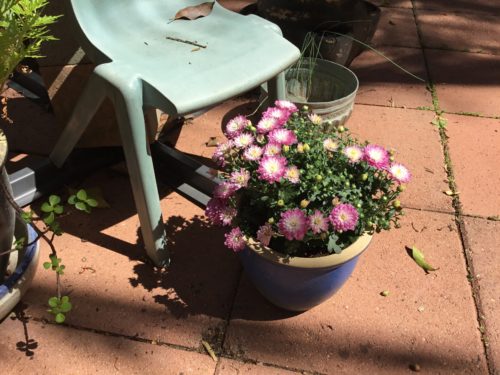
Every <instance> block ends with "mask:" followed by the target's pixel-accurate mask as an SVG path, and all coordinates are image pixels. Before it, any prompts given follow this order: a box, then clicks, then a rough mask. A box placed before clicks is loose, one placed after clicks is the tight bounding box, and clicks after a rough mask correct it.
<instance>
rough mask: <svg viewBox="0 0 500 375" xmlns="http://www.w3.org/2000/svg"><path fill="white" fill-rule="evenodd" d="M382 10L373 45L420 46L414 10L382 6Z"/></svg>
mask: <svg viewBox="0 0 500 375" xmlns="http://www.w3.org/2000/svg"><path fill="white" fill-rule="evenodd" d="M381 11H382V12H381V15H380V21H379V23H378V26H377V30H376V31H375V35H374V36H373V39H372V43H371V44H372V45H374V46H380V45H387V46H398V47H413V48H420V41H419V39H418V34H417V25H416V23H415V18H414V17H413V10H411V9H396V8H381Z"/></svg>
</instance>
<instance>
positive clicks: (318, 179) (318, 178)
mask: <svg viewBox="0 0 500 375" xmlns="http://www.w3.org/2000/svg"><path fill="white" fill-rule="evenodd" d="M322 180H323V176H322V175H320V174H317V175H316V181H317V182H320V181H322Z"/></svg>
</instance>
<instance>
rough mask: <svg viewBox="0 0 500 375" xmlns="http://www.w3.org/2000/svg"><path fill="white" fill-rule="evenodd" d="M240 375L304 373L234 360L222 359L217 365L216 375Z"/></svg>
mask: <svg viewBox="0 0 500 375" xmlns="http://www.w3.org/2000/svg"><path fill="white" fill-rule="evenodd" d="M240 374H252V375H293V374H303V372H302V371H300V372H296V371H290V370H285V369H283V368H277V367H272V366H263V365H254V364H252V363H244V362H239V361H235V360H232V359H227V358H221V359H220V362H219V363H218V365H217V370H216V371H215V375H240Z"/></svg>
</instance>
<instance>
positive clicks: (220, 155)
mask: <svg viewBox="0 0 500 375" xmlns="http://www.w3.org/2000/svg"><path fill="white" fill-rule="evenodd" d="M232 147H233V141H227V142H224V143H221V144H219V145H217V148H216V150H215V152H214V154H213V155H212V160H213V161H214V162H216V163H217V165H219V166H221V167H223V166H224V165H225V164H226V158H225V156H226V153H227V152H229V151H230V150H231V148H232Z"/></svg>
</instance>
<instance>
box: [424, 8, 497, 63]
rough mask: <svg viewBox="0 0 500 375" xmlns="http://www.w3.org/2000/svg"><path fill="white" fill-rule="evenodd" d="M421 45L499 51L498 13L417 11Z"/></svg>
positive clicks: (456, 49)
mask: <svg viewBox="0 0 500 375" xmlns="http://www.w3.org/2000/svg"><path fill="white" fill-rule="evenodd" d="M416 16H417V23H418V27H419V29H420V32H421V36H422V45H423V46H424V47H426V48H440V49H449V50H455V51H464V52H482V53H493V54H500V40H498V37H497V36H498V34H499V33H500V16H499V15H498V10H497V11H496V13H492V14H484V13H475V12H467V13H450V12H449V11H446V12H434V11H427V10H419V11H417V12H416Z"/></svg>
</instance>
